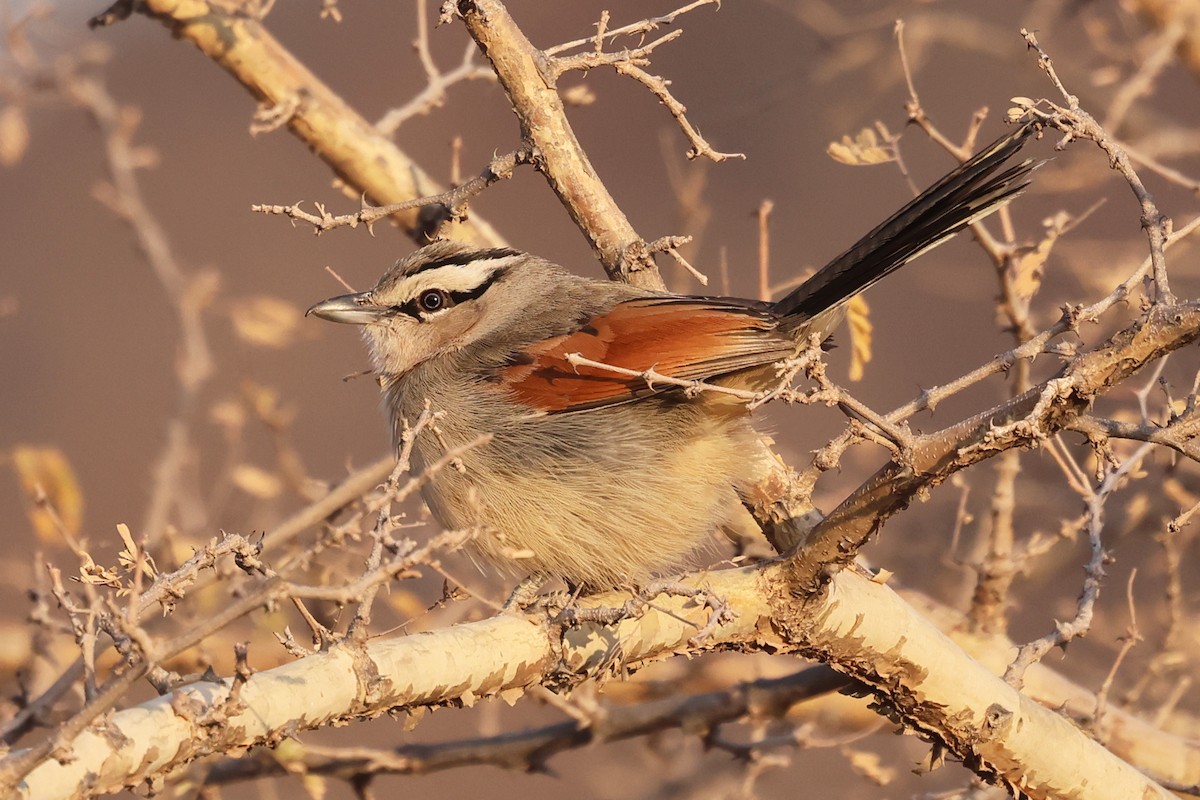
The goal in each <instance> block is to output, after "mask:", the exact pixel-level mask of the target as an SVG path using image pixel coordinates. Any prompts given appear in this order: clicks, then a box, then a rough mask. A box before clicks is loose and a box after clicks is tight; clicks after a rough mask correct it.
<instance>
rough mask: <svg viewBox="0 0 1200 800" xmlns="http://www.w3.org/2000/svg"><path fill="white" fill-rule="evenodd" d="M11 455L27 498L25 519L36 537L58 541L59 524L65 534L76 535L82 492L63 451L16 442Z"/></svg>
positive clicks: (78, 526)
mask: <svg viewBox="0 0 1200 800" xmlns="http://www.w3.org/2000/svg"><path fill="white" fill-rule="evenodd" d="M12 458H13V465H14V466H15V468H16V471H17V478H18V480H20V482H21V491H23V492H24V493H25V496H26V497H27V498H28V499H29V501H30V505H29V521H30V523H31V524H32V525H33V529H34V531H35V532H36V533H37V535H38V538H39V539H41V540H42V541H44V542H58V541H60V540H61V535H60V532H59V528H58V526H59V524H60V523H61V525H62V527H63V530H64V531H65V532H66V533H67V534H69V535H71V536H77V535H78V534H79V531H80V530H81V529H82V527H83V492H82V491H80V489H79V481H78V479H77V478H76V477H75V472H74V470H72V469H71V465H70V463H69V462H68V461H67V457H66V456H65V455H64V454H63V452H62V451H61V450H59V449H58V448H57V447H35V446H32V445H17V446H16V447H14V448H13V451H12ZM43 501H44V505H43ZM56 515H57V518H58V519H57V521H56V520H55V516H56Z"/></svg>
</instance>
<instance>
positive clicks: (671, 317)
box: [501, 296, 796, 413]
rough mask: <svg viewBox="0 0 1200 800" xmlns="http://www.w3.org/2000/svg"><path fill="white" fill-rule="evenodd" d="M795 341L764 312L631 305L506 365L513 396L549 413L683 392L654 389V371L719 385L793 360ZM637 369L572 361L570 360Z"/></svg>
mask: <svg viewBox="0 0 1200 800" xmlns="http://www.w3.org/2000/svg"><path fill="white" fill-rule="evenodd" d="M795 349H796V344H795V341H794V340H793V339H792V338H791V337H790V336H788V335H787V334H785V333H784V332H782V331H780V330H778V320H777V318H776V317H775V316H774V315H772V314H770V313H768V312H766V311H764V310H761V309H757V308H754V307H753V306H750V305H742V304H738V303H736V302H732V301H726V300H721V299H712V298H701V297H673V296H664V297H649V298H638V299H634V300H626V301H625V302H622V303H618V304H617V305H616V306H614V307H613V308H612V309H610V310H608V311H606V312H603V313H601V314H597V315H596V316H593V317H591V318H590V319H588V320H586V321H585V322H583V323H582V324H581V325H580V327H579V328H578V329H576V330H574V331H572V332H570V333H567V334H564V335H562V336H557V337H554V338H552V339H548V340H546V341H543V342H536V343H534V344H532V345H530V346H529V347H527V348H525V349H524V350H522V351H520V352H519V353H517V354H515V355H514V357H513V358H512V359H511V360H510V362H509V363H508V364H507V365H505V366H504V368H503V374H502V376H501V378H502V379H501V383H503V385H504V386H505V387H506V388H507V389H508V390H509V392H510V393H511V395H512V396H513V398H514V399H515V400H517V401H519V402H521V403H523V404H526V405H528V406H530V407H532V408H535V409H537V410H539V411H542V412H546V413H561V412H566V411H584V410H588V409H593V408H599V407H601V406H608V405H613V404H616V403H626V402H629V401H631V400H636V399H639V398H641V397H646V396H649V395H653V394H659V393H662V392H666V391H678V390H679V388H680V387H678V386H676V385H669V384H664V383H652V382H651V381H649V380H648V379H647V378H646V377H644V376H643V373H645V372H647V371H649V370H653V371H654V372H655V373H658V374H659V375H666V376H668V377H671V378H676V379H680V380H688V381H692V380H701V381H704V380H711V379H714V378H720V377H722V376H725V375H729V374H730V373H736V372H740V371H742V370H745V369H749V368H752V367H760V366H763V365H766V364H771V363H774V362H776V361H780V360H782V359H785V358H787V357H789V356H790V355H792V354H793V353H794V351H795ZM572 354H578V355H579V356H581V357H582V358H584V359H587V360H589V361H592V362H597V363H600V364H604V365H607V366H610V367H619V368H620V369H623V370H631V371H633V372H634V373H636V374H634V375H629V374H620V373H618V372H615V371H613V370H610V369H605V368H604V367H597V366H591V365H588V364H580V363H578V362H576V363H572V361H571V360H570V358H569V356H571V355H572Z"/></svg>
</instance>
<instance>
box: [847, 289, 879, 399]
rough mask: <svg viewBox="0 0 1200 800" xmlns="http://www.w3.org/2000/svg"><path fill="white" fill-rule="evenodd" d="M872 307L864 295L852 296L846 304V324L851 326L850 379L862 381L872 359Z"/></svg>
mask: <svg viewBox="0 0 1200 800" xmlns="http://www.w3.org/2000/svg"><path fill="white" fill-rule="evenodd" d="M870 313H871V307H870V306H869V305H867V301H866V300H864V299H863V297H862V295H857V296H855V297H852V298H850V302H849V303H847V304H846V324H847V326H848V327H849V328H850V380H852V381H861V380H862V377H863V370H864V368H865V367H866V366H867V364H868V363H870V361H871V337H872V331H874V326H873V325H871V317H870Z"/></svg>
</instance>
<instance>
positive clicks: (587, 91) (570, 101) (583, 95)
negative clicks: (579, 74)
mask: <svg viewBox="0 0 1200 800" xmlns="http://www.w3.org/2000/svg"><path fill="white" fill-rule="evenodd" d="M562 99H563V103H565V104H566V105H569V106H590V105H591V104H592V103H595V102H596V93H595V92H593V91H592V87H590V86H588V85H587V84H585V83H579V84H576V85H575V86H572V87H570V88H569V89H567V90H566V91H564V92H563V93H562Z"/></svg>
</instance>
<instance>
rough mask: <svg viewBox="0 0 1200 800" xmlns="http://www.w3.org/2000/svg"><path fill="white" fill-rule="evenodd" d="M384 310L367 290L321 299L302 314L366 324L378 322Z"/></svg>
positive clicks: (332, 320)
mask: <svg viewBox="0 0 1200 800" xmlns="http://www.w3.org/2000/svg"><path fill="white" fill-rule="evenodd" d="M384 311H385V309H383V308H380V307H379V306H377V305H374V304H373V303H372V302H371V296H370V294H369V293H368V292H359V293H357V294H341V295H338V296H337V297H331V298H329V299H328V300H322V301H321V302H319V303H317V304H316V305H315V306H313V307H312V308H310V309H309V310H308V311H305V312H304V316H306V317H307V316H309V315H310V314H312V315H314V316H318V317H320V318H321V319H327V320H329V321H330V322H345V323H348V324H350V325H368V324H370V323H372V322H378V321H379V318H380V317H382V316H383V314H384Z"/></svg>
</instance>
